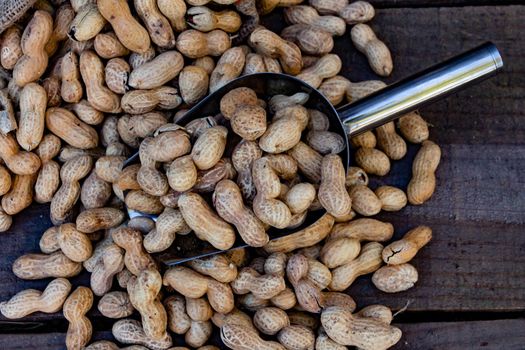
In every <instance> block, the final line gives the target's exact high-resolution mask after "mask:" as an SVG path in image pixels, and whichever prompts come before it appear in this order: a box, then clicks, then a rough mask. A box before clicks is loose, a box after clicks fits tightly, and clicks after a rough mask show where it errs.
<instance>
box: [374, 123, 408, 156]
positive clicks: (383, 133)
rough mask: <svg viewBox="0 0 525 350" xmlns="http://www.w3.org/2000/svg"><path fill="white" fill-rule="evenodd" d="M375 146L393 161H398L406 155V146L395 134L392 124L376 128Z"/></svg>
mask: <svg viewBox="0 0 525 350" xmlns="http://www.w3.org/2000/svg"><path fill="white" fill-rule="evenodd" d="M376 134H377V145H378V147H379V149H381V150H383V152H385V154H386V155H387V156H388V157H389V158H390V159H393V160H399V159H401V158H403V157H404V156H405V154H406V153H407V144H406V142H405V140H403V138H402V137H401V136H399V135H398V134H397V132H396V128H395V125H394V122H389V123H386V124H384V125H381V126H379V127H377V128H376Z"/></svg>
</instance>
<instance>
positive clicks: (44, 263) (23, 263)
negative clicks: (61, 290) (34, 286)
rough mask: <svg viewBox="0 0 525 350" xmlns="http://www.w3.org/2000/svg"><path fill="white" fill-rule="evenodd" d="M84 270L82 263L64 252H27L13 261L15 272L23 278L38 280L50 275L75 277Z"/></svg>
mask: <svg viewBox="0 0 525 350" xmlns="http://www.w3.org/2000/svg"><path fill="white" fill-rule="evenodd" d="M80 271H82V265H81V264H79V263H76V262H74V261H72V260H70V259H68V258H67V257H66V256H65V255H64V254H63V253H62V252H56V253H53V254H50V255H46V254H26V255H22V256H21V257H19V258H18V259H16V260H15V262H14V263H13V273H14V274H15V275H16V276H17V277H18V278H21V279H26V280H37V279H43V278H48V277H64V278H68V277H73V276H76V275H78V274H79V273H80Z"/></svg>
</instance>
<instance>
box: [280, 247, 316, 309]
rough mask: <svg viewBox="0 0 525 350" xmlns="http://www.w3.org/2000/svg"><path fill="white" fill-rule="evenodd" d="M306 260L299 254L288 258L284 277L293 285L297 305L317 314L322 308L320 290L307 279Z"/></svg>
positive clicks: (307, 267)
mask: <svg viewBox="0 0 525 350" xmlns="http://www.w3.org/2000/svg"><path fill="white" fill-rule="evenodd" d="M308 269H309V263H308V259H307V258H306V257H305V256H304V255H301V254H295V255H292V256H291V257H290V259H289V260H288V264H287V265H286V276H287V277H288V281H290V283H291V284H292V285H293V287H294V290H295V295H296V297H297V303H298V304H299V305H300V306H301V308H302V309H304V310H305V311H307V312H312V313H318V312H320V311H321V309H322V307H324V299H323V295H322V293H321V289H320V288H319V287H318V286H317V285H316V284H315V283H314V282H313V281H311V280H310V279H309V278H308Z"/></svg>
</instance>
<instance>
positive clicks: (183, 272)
mask: <svg viewBox="0 0 525 350" xmlns="http://www.w3.org/2000/svg"><path fill="white" fill-rule="evenodd" d="M283 282H284V281H283ZM163 283H164V285H165V286H171V287H172V288H173V289H175V290H176V291H177V292H179V293H181V294H182V295H184V296H186V297H188V298H200V297H202V296H203V295H204V294H206V295H207V297H208V301H209V302H210V305H211V307H212V308H213V309H214V310H215V311H217V312H220V313H228V312H230V311H231V310H233V307H234V298H233V292H232V290H231V287H230V286H229V285H228V284H225V283H221V282H217V281H216V280H214V279H212V278H210V277H205V276H203V275H201V274H199V273H198V272H195V271H193V270H191V269H189V268H187V267H184V266H177V267H171V268H169V269H168V270H167V271H166V272H165V273H164V279H163Z"/></svg>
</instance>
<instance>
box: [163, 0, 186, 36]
mask: <svg viewBox="0 0 525 350" xmlns="http://www.w3.org/2000/svg"><path fill="white" fill-rule="evenodd" d="M157 6H158V7H159V11H160V12H161V13H162V14H163V15H164V16H166V18H167V19H168V20H169V21H170V23H171V26H172V27H173V29H175V31H177V32H182V31H183V30H184V29H186V20H185V18H184V16H185V14H186V3H185V2H184V0H157Z"/></svg>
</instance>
